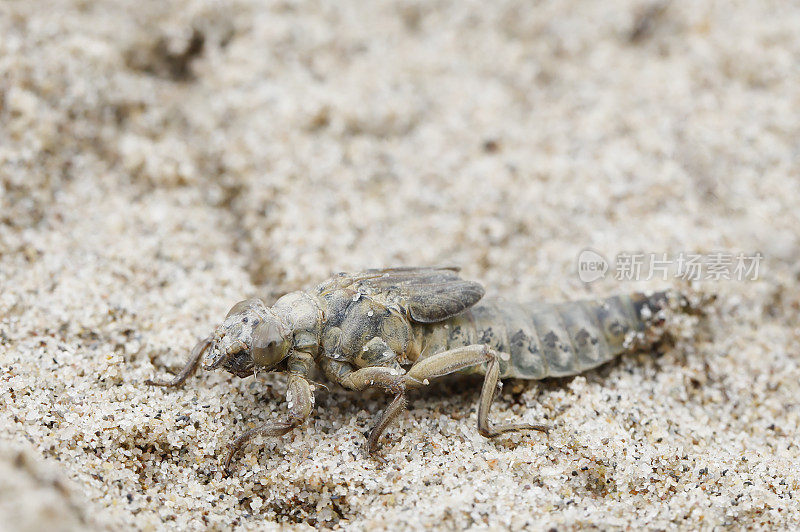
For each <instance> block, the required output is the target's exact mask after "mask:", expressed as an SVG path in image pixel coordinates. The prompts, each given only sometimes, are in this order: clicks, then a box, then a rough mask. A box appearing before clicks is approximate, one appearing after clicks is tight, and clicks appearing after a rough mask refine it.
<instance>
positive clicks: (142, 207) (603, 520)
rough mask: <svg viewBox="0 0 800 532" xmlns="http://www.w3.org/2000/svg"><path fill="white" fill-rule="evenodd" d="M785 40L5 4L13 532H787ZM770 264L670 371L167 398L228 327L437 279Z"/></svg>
mask: <svg viewBox="0 0 800 532" xmlns="http://www.w3.org/2000/svg"><path fill="white" fill-rule="evenodd" d="M798 27H800V6H798V5H796V4H791V3H788V2H765V1H761V0H759V1H750V2H737V3H733V4H732V3H719V2H707V1H702V2H672V3H663V4H654V3H647V2H642V1H627V0H614V1H609V2H578V1H560V2H539V3H535V4H531V3H528V2H513V1H509V2H490V3H478V2H474V3H463V2H435V3H429V2H400V1H398V2H369V3H367V2H364V3H360V2H348V1H344V2H335V3H320V2H312V3H299V2H272V3H267V4H263V3H261V2H248V1H233V2H226V3H216V2H200V1H180V2H170V3H162V2H155V1H148V2H136V3H133V2H85V1H78V0H75V1H71V2H44V1H26V2H4V3H2V5H0V105H1V106H2V107H0V429H2V430H0V523H2V525H0V528H4V529H6V530H40V529H44V528H47V529H50V530H59V529H60V530H79V529H85V528H90V529H114V530H119V529H138V530H153V529H170V530H185V529H192V530H206V529H212V530H213V529H217V530H224V529H229V528H230V527H234V528H237V529H263V528H277V527H279V526H281V525H291V526H296V527H297V528H307V527H325V528H327V527H331V528H337V527H340V528H347V529H355V530H358V529H406V528H409V527H410V528H416V529H421V528H426V527H430V528H437V529H461V528H465V527H473V528H490V529H504V528H511V529H517V530H518V529H523V528H528V527H531V528H534V529H549V528H555V529H558V530H569V529H578V528H584V527H589V528H591V527H595V528H603V529H609V528H610V529H616V528H632V529H639V528H642V527H647V528H654V529H676V528H677V529H698V528H700V529H711V528H717V527H730V528H745V527H753V528H762V529H763V528H792V527H797V526H798V525H799V524H800V504H799V503H798V496H799V495H800V473H798V471H800V447H798V438H797V435H798V423H799V422H800V402H799V400H798V397H800V384H799V383H800V364H799V361H800V357H799V355H798V348H800V338H799V337H798V330H800V327H799V326H800V319H798V310H800V289H799V288H798V287H799V286H800V283H799V281H800V278H799V274H800V268H798V266H797V263H798V258H800V252H799V251H798V250H800V248H799V247H798V231H797V228H798V226H800V215H798V210H797V206H798V205H800V185H799V184H798V183H799V181H798V179H797V178H798V171H799V170H800V143H799V142H800V141H799V140H798V139H800V113H799V112H798V109H800V69H798V68H797V64H798V61H800V33H798V32H797V28H798ZM587 247H591V248H593V249H595V250H597V251H599V252H600V253H602V254H603V255H605V256H606V257H615V256H616V255H617V254H618V253H621V252H630V253H668V254H671V255H675V254H679V253H681V252H684V253H701V254H709V253H713V252H719V251H723V252H730V253H738V252H742V253H748V254H752V253H755V252H759V253H761V254H762V255H763V257H764V259H763V262H762V264H761V269H760V272H759V276H758V279H757V280H742V281H735V280H731V281H713V280H704V281H702V282H700V283H697V284H696V286H694V290H696V291H697V292H698V293H701V294H705V295H710V294H715V295H716V296H717V300H716V302H715V303H714V305H713V306H712V307H711V308H710V309H709V312H708V316H707V318H706V319H705V321H704V322H703V323H696V320H695V321H692V320H687V321H686V322H684V323H682V324H681V326H680V327H677V326H676V327H675V330H674V331H673V333H674V335H675V337H676V339H675V341H674V342H673V345H672V346H671V347H668V348H664V349H661V350H659V352H658V353H643V354H636V355H627V356H624V357H622V358H621V359H619V360H618V361H616V362H614V363H611V364H608V365H606V366H603V367H602V368H600V369H598V370H595V371H591V372H589V373H586V374H584V375H581V376H577V377H574V378H561V379H549V380H546V381H543V382H541V383H538V384H537V383H508V384H507V386H506V387H505V392H504V393H503V394H502V395H501V396H500V397H499V398H498V400H497V402H496V404H495V408H494V410H493V416H494V417H495V418H496V419H511V420H516V421H528V422H537V421H544V422H547V423H550V424H551V425H552V426H553V430H552V431H551V433H550V434H549V436H543V435H541V434H536V433H534V434H515V435H510V436H507V437H503V438H500V439H498V440H496V441H488V440H485V439H483V438H482V437H480V436H479V435H478V433H477V430H476V405H477V395H478V388H479V382H474V381H458V382H456V383H447V384H444V385H439V386H434V387H433V389H432V390H430V393H427V394H419V395H417V396H415V397H414V399H413V400H412V402H411V405H410V406H411V410H410V412H409V413H408V414H407V415H405V416H404V417H403V418H402V421H401V422H400V423H398V424H397V425H395V426H394V427H393V428H392V429H391V430H390V431H389V432H388V435H387V436H386V438H385V440H384V444H383V447H382V449H381V456H382V457H383V458H384V460H385V464H380V463H378V462H375V461H372V460H368V459H365V458H364V457H363V447H364V444H365V437H364V432H365V431H366V430H367V429H368V427H369V426H370V425H371V423H372V420H373V417H374V415H375V413H377V412H378V411H379V410H380V408H382V407H383V405H384V404H385V399H384V397H383V396H382V394H380V393H373V394H358V393H350V392H346V391H343V390H340V389H337V388H331V389H330V390H329V391H327V392H326V391H324V390H320V392H319V393H318V397H317V404H316V408H315V410H314V413H313V415H312V419H311V420H310V422H309V423H308V426H307V427H303V428H301V429H299V430H296V431H295V432H293V433H292V434H291V435H289V436H286V437H284V438H281V439H279V440H272V439H268V438H260V439H258V440H256V441H255V442H254V444H253V445H251V446H249V447H248V448H247V450H246V452H245V453H243V454H242V455H241V456H240V457H239V459H238V460H237V461H236V471H235V474H234V475H232V476H231V477H228V478H224V477H223V475H222V472H221V470H220V463H221V459H222V456H223V454H224V451H225V445H226V444H227V443H228V442H229V441H230V440H231V438H232V437H234V436H235V435H237V434H240V433H241V432H242V431H243V430H244V429H245V428H246V427H251V426H254V425H255V424H256V423H259V422H262V421H265V420H268V419H271V418H273V417H274V416H276V415H279V414H280V413H282V412H285V409H286V406H285V402H284V401H283V398H282V397H283V392H284V389H285V381H284V380H283V378H282V377H281V376H278V375H265V374H261V375H259V376H258V377H250V378H247V379H238V378H235V377H232V376H230V375H228V374H224V373H222V372H203V373H201V374H199V375H198V376H197V377H196V378H194V379H192V380H190V381H189V382H188V384H187V386H186V387H185V388H184V389H182V390H178V391H166V390H162V389H152V388H149V387H147V386H145V385H144V384H143V381H144V380H145V379H146V378H148V377H151V376H153V375H159V376H163V375H166V374H167V373H169V372H173V371H175V370H177V369H179V368H180V366H181V364H182V362H183V361H184V360H185V359H186V357H187V354H188V350H189V349H190V348H191V347H192V345H193V344H194V343H195V342H196V341H197V339H198V338H200V337H202V336H204V335H206V334H208V332H209V331H211V330H212V329H213V327H214V326H216V325H217V324H218V323H219V321H220V320H221V319H222V318H223V316H224V314H225V312H226V311H227V309H228V308H229V307H230V306H231V305H232V304H233V303H235V302H236V301H238V300H240V299H243V298H245V297H250V296H260V297H264V298H265V299H266V300H268V301H271V300H273V299H274V298H275V297H276V296H279V295H280V294H282V293H285V292H287V291H290V290H294V289H300V288H308V287H311V286H314V285H315V284H316V283H318V282H320V281H322V280H323V279H324V278H326V277H327V276H328V275H330V274H331V273H333V272H336V271H340V270H351V269H360V268H365V267H375V266H392V265H414V264H456V265H460V266H461V267H462V268H463V273H464V276H465V277H467V278H470V279H476V280H480V281H481V282H483V283H484V284H485V286H486V289H487V292H488V293H489V294H492V295H494V296H502V297H506V298H509V299H512V298H513V299H526V300H543V301H558V300H564V299H575V298H582V297H593V296H599V295H606V294H611V293H617V292H629V291H633V290H639V289H645V290H649V289H659V288H664V287H680V286H681V285H680V283H678V282H677V281H676V280H675V279H673V278H670V279H667V280H666V281H664V280H661V279H657V278H656V279H651V280H642V281H639V282H632V281H625V280H616V279H614V276H613V275H608V276H607V277H606V278H605V279H604V280H600V281H597V282H594V283H590V284H585V283H583V282H581V281H580V279H579V278H578V275H577V273H576V259H577V257H578V254H579V253H580V251H581V250H583V249H584V248H587Z"/></svg>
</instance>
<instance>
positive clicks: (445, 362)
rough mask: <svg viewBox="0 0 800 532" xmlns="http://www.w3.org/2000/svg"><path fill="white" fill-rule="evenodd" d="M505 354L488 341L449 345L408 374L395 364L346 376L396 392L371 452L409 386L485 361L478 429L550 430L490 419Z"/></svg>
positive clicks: (349, 382) (493, 432)
mask: <svg viewBox="0 0 800 532" xmlns="http://www.w3.org/2000/svg"><path fill="white" fill-rule="evenodd" d="M503 356H508V355H505V354H503V353H499V352H497V351H495V350H494V349H491V348H490V347H488V346H486V345H482V344H477V345H468V346H465V347H457V348H455V349H449V350H447V351H443V352H441V353H437V354H435V355H432V356H430V357H428V358H425V359H423V360H420V361H419V362H417V363H416V364H414V365H413V366H411V368H410V369H409V370H408V372H407V373H405V374H402V373H399V372H397V370H394V369H391V368H375V367H372V368H363V369H360V370H357V371H354V372H352V373H350V374H348V375H346V376H344V378H342V379H341V381H340V384H342V385H343V386H345V387H346V388H349V389H351V390H363V389H365V388H369V387H380V388H383V389H384V390H386V391H387V393H391V394H393V395H394V399H393V401H392V403H391V404H390V405H389V407H388V408H387V409H386V410H385V411H384V412H383V414H382V415H381V417H380V419H379V421H378V423H377V424H376V425H375V427H374V428H373V429H372V431H371V432H370V436H369V452H370V453H374V452H375V450H376V449H377V446H378V440H379V439H380V437H381V434H382V433H383V431H384V430H385V429H386V427H388V426H389V424H390V423H391V422H392V421H393V420H394V419H395V418H396V417H397V416H398V415H400V414H401V413H402V412H403V411H404V410H405V405H406V400H405V392H406V389H408V388H414V387H420V386H424V385H427V384H428V382H429V381H430V380H432V379H435V378H437V377H443V376H445V375H450V374H451V373H455V372H457V371H460V370H462V369H466V368H470V367H473V366H477V365H479V364H483V363H488V364H487V368H486V376H485V378H484V381H483V388H482V389H481V398H480V403H479V405H478V432H480V433H481V435H483V436H486V437H487V438H492V437H495V436H499V435H500V434H504V433H506V432H511V431H517V430H538V431H542V432H547V431H548V427H547V426H545V425H530V424H527V423H502V424H499V425H496V426H495V425H493V424H492V423H491V422H490V421H489V409H490V408H491V406H492V401H493V400H494V394H495V391H496V390H497V385H498V382H499V380H500V360H501V358H502V357H503Z"/></svg>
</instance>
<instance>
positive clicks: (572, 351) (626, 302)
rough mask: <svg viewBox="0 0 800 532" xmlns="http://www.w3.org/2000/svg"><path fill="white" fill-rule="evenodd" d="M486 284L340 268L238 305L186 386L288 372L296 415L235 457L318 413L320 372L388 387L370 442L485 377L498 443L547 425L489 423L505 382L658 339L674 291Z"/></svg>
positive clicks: (433, 273) (265, 429)
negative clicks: (422, 401)
mask: <svg viewBox="0 0 800 532" xmlns="http://www.w3.org/2000/svg"><path fill="white" fill-rule="evenodd" d="M483 295H484V290H483V287H482V286H481V285H480V284H478V283H476V282H472V281H466V280H464V279H461V278H460V277H459V275H458V270H457V269H455V268H391V269H376V270H365V271H363V272H358V273H341V274H338V275H336V276H334V277H332V278H331V279H329V280H328V281H326V282H324V283H322V284H321V285H319V286H318V287H317V288H316V289H315V290H313V291H310V292H302V291H298V292H292V293H289V294H287V295H285V296H283V297H282V298H280V299H279V300H278V301H277V302H276V303H275V304H274V305H273V306H272V307H267V306H266V305H264V303H263V302H261V301H260V300H258V299H251V300H246V301H242V302H240V303H237V304H236V305H235V306H234V307H233V308H232V309H231V311H230V312H229V313H228V316H227V317H226V319H225V321H224V322H223V324H222V326H220V327H219V328H218V329H217V330H216V331H215V333H214V335H212V336H210V337H209V338H207V339H205V340H203V341H201V342H200V343H199V344H198V345H197V346H196V347H195V349H194V350H193V352H192V359H191V360H190V362H189V364H187V366H186V368H184V370H183V371H182V372H181V374H180V375H179V376H178V377H176V378H175V379H173V380H172V381H170V382H152V381H151V382H150V383H151V384H156V385H165V386H178V385H180V384H182V383H183V382H184V381H185V379H186V378H187V377H188V376H189V375H191V373H192V372H193V371H194V370H195V368H196V367H197V366H198V365H199V362H200V359H201V357H202V356H203V354H205V355H206V356H205V364H204V366H205V367H206V368H208V369H213V368H217V367H224V368H225V369H227V370H228V371H230V372H231V373H233V374H235V375H238V376H240V377H245V376H248V375H250V374H252V373H253V372H255V371H256V370H266V371H281V372H285V373H288V374H289V386H288V390H287V402H288V405H289V411H290V413H289V416H288V417H287V418H286V419H285V420H280V421H276V422H273V423H268V424H267V425H264V426H262V427H259V428H257V429H253V430H251V431H249V432H247V433H245V434H244V435H242V436H241V437H240V438H238V439H237V440H236V441H235V442H234V443H233V444H232V447H231V452H230V454H229V455H228V459H227V461H226V467H227V464H228V463H229V461H230V458H231V457H232V456H233V454H234V453H235V452H236V450H237V449H238V448H240V447H241V446H242V445H243V444H244V443H245V442H247V441H248V440H249V439H250V438H252V437H253V436H255V435H257V434H266V435H274V436H278V435H281V434H285V433H286V432H288V431H289V430H291V429H292V428H294V427H296V426H298V425H300V424H302V423H303V421H304V420H305V419H306V418H307V417H308V416H309V414H310V412H311V408H312V406H313V386H312V385H311V384H310V382H309V380H308V374H309V372H310V370H311V366H312V365H316V366H318V367H320V368H321V369H322V370H323V372H324V373H325V375H326V376H327V378H328V379H329V380H331V381H333V382H336V383H338V384H340V385H342V386H344V387H345V388H348V389H352V390H363V389H365V388H369V387H379V388H382V389H384V390H385V391H386V392H387V393H390V394H392V395H393V396H394V400H393V401H392V403H391V404H390V406H389V408H387V409H386V411H385V412H384V413H383V414H382V416H381V418H380V420H379V421H378V423H377V425H376V427H375V428H374V429H373V431H372V433H371V435H370V438H369V450H370V452H373V451H375V449H376V448H377V441H378V438H379V437H380V434H381V433H382V431H383V430H384V429H385V428H386V427H387V426H388V425H389V424H390V423H391V421H392V420H393V419H394V418H395V417H396V416H397V415H398V414H400V413H401V412H402V411H403V410H404V408H405V392H406V390H407V389H408V388H414V387H422V386H425V385H427V384H428V382H429V381H430V380H431V379H434V378H437V377H440V376H443V375H447V374H451V373H456V372H462V373H480V374H483V375H485V379H484V385H483V388H482V391H481V398H480V404H479V409H478V430H479V432H480V433H481V434H483V435H485V436H487V437H492V436H497V435H499V434H502V433H505V432H509V431H515V430H525V429H534V430H540V431H546V430H547V427H545V426H543V425H529V424H501V425H494V424H492V423H491V422H490V421H489V420H488V411H489V407H490V406H491V402H492V400H493V398H494V392H495V390H496V388H497V386H498V382H499V379H500V378H505V377H516V378H523V379H542V378H545V377H549V376H565V375H574V374H577V373H580V372H582V371H585V370H587V369H591V368H594V367H596V366H598V365H600V364H603V363H604V362H607V361H609V360H611V359H613V358H614V357H616V356H618V355H619V354H621V353H623V352H625V351H628V350H631V349H633V348H636V347H641V346H643V345H646V344H647V343H648V342H650V341H652V340H653V339H654V338H656V337H657V335H658V332H659V331H660V328H659V325H660V324H661V323H662V322H663V318H664V316H663V312H662V311H663V310H665V309H666V308H667V307H668V306H674V304H675V303H676V301H677V298H676V297H673V295H672V294H671V293H667V292H657V293H654V294H651V295H644V294H632V295H622V296H614V297H610V298H606V299H601V300H586V301H575V302H566V303H559V304H544V303H531V304H519V303H510V302H505V301H502V300H499V299H495V300H482V298H483Z"/></svg>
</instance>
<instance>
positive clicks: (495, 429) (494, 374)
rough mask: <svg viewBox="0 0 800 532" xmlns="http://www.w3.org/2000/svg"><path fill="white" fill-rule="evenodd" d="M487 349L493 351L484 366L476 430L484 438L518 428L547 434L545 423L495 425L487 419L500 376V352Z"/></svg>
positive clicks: (547, 428) (547, 429) (548, 428)
mask: <svg viewBox="0 0 800 532" xmlns="http://www.w3.org/2000/svg"><path fill="white" fill-rule="evenodd" d="M489 351H490V352H494V353H493V355H492V357H491V359H490V360H489V364H488V366H487V368H486V377H484V379H483V387H482V388H481V398H480V400H479V402H478V432H479V433H480V435H481V436H484V437H486V438H494V437H495V436H499V435H501V434H504V433H506V432H514V431H518V430H538V431H540V432H544V433H545V434H547V432H549V430H550V427H548V426H547V425H530V424H528V423H501V424H499V425H495V424H494V423H492V422H491V421H489V409H490V408H491V407H492V401H494V395H495V392H496V391H497V384H498V382H499V378H500V356H499V355H500V354H499V353H498V352H497V351H494V349H489Z"/></svg>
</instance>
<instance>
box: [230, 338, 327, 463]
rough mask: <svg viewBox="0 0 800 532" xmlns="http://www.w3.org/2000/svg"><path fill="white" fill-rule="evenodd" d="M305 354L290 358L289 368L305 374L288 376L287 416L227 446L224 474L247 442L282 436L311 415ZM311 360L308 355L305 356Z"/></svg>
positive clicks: (257, 428) (255, 429)
mask: <svg viewBox="0 0 800 532" xmlns="http://www.w3.org/2000/svg"><path fill="white" fill-rule="evenodd" d="M302 355H306V354H305V353H300V352H296V353H294V354H293V355H291V356H290V360H289V364H288V365H289V368H290V371H291V370H292V369H302V368H306V374H301V373H300V372H292V373H290V374H289V382H288V386H287V388H286V402H287V403H288V406H289V415H288V416H286V418H284V419H282V420H278V421H270V422H268V423H264V424H263V425H261V426H260V427H256V428H254V429H250V430H248V431H247V432H245V433H244V434H242V435H241V436H239V437H238V438H236V439H235V440H233V442H231V443H230V444H229V445H228V455H227V456H226V457H225V463H224V469H225V473H226V474H229V473H230V465H231V460H233V457H234V456H235V455H236V453H237V452H238V451H239V449H241V448H242V447H243V446H244V445H245V444H246V443H247V442H249V441H250V440H252V439H253V438H254V437H256V436H259V435H264V436H283V435H284V434H286V433H287V432H289V431H291V430H292V429H293V428H295V427H297V426H298V425H302V424H303V422H304V421H305V420H306V418H308V416H309V415H310V414H311V408H312V407H313V406H314V392H313V390H312V388H311V383H309V382H308V379H307V378H306V375H307V373H308V367H306V366H307V363H308V361H307V360H306V359H305V356H302ZM307 357H308V358H309V359H311V357H310V355H307ZM312 360H313V359H312Z"/></svg>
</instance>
